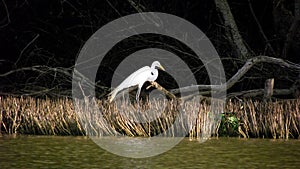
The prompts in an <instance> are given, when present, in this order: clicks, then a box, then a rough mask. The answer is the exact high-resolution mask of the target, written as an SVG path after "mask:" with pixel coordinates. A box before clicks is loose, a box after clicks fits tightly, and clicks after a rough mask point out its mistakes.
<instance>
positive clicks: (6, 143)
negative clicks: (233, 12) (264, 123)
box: [0, 136, 300, 169]
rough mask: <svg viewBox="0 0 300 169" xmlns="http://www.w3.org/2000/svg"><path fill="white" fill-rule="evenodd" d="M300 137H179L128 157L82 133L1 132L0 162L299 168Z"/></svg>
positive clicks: (45, 165)
mask: <svg viewBox="0 0 300 169" xmlns="http://www.w3.org/2000/svg"><path fill="white" fill-rule="evenodd" d="M299 166H300V140H287V141H285V140H269V139H238V138H219V139H216V138H213V139H210V140H208V141H206V142H204V143H199V142H197V141H189V140H188V139H184V140H182V141H181V142H180V143H179V144H178V145H177V146H175V147H174V148H172V149H171V150H170V151H167V152H165V153H163V154H160V155H158V156H154V157H150V158H145V159H133V158H125V157H120V156H117V155H114V154H111V153H109V152H107V151H105V150H103V149H101V148H99V147H98V146H97V145H96V144H95V143H94V142H93V141H92V140H91V139H89V138H87V137H71V136H68V137H60V136H17V137H12V136H2V137H0V168H2V169H3V168H217V167H221V168H299Z"/></svg>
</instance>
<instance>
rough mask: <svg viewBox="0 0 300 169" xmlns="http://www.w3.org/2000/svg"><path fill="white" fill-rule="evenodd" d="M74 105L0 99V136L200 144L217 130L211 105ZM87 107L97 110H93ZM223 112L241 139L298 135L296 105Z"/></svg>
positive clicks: (244, 106)
mask: <svg viewBox="0 0 300 169" xmlns="http://www.w3.org/2000/svg"><path fill="white" fill-rule="evenodd" d="M75 103H76V104H74V102H73V100H72V99H70V98H56V99H49V98H45V99H40V98H33V97H0V132H1V133H6V134H42V135H86V134H87V135H92V136H94V135H95V136H104V135H118V134H121V135H128V136H144V137H148V136H154V135H159V134H160V135H164V136H183V134H186V135H188V136H189V137H190V138H200V137H203V136H204V135H203V134H205V133H206V134H207V133H208V134H209V135H211V134H214V133H218V129H219V124H220V119H219V116H217V117H214V116H213V112H212V110H211V106H210V102H208V101H205V100H204V101H201V102H196V101H191V102H184V103H178V102H176V101H164V102H162V101H154V102H151V104H150V102H149V101H148V102H146V103H140V105H141V112H140V113H137V112H136V105H134V104H133V105H131V106H127V105H123V107H122V105H116V104H115V103H114V104H108V103H107V102H106V101H101V100H96V101H95V100H93V99H91V100H88V99H86V100H84V101H82V100H77V101H75ZM82 105H88V106H82ZM91 105H97V106H98V110H96V109H93V108H91V107H92V106H91ZM76 106H77V107H76ZM118 106H119V107H118ZM161 107H163V108H164V109H160V108H161ZM75 110H76V112H77V113H76V112H75ZM224 112H235V114H236V118H237V119H238V122H239V131H238V132H239V133H240V134H242V135H243V136H244V137H260V138H262V137H266V138H284V139H288V138H298V137H299V135H300V99H298V100H285V101H275V102H260V101H254V100H245V101H243V102H241V101H237V100H234V101H231V100H229V101H227V102H226V104H225V109H224ZM151 113H152V114H151ZM174 124H176V125H174Z"/></svg>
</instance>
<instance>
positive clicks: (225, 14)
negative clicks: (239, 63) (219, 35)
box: [215, 0, 250, 60]
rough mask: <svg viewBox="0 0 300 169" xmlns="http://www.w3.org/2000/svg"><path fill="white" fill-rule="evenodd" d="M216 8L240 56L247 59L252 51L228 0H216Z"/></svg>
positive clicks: (231, 42)
mask: <svg viewBox="0 0 300 169" xmlns="http://www.w3.org/2000/svg"><path fill="white" fill-rule="evenodd" d="M215 4H216V8H217V10H218V11H219V12H220V14H221V16H222V18H223V20H224V26H225V33H226V36H227V38H228V40H229V42H230V45H231V46H232V49H234V50H235V53H236V55H237V57H238V58H240V59H242V60H246V59H248V58H250V53H249V51H248V49H247V47H246V45H245V43H244V41H243V38H242V36H241V35H240V33H239V30H238V27H237V25H236V23H235V20H234V17H233V15H232V13H231V10H230V7H229V5H228V2H227V0H215Z"/></svg>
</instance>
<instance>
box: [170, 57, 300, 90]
mask: <svg viewBox="0 0 300 169" xmlns="http://www.w3.org/2000/svg"><path fill="white" fill-rule="evenodd" d="M258 63H271V64H277V65H279V66H281V67H286V68H288V69H292V70H295V71H298V72H300V65H298V64H295V63H292V62H289V61H285V60H283V59H280V58H274V57H269V56H257V57H253V58H251V59H248V60H247V61H246V63H245V64H244V66H243V67H242V68H240V69H239V70H238V71H237V73H236V74H235V75H233V76H232V77H231V78H230V79H229V80H228V81H227V82H226V83H225V84H222V85H192V86H186V87H182V88H179V89H173V90H171V93H173V94H178V93H185V92H194V91H195V90H213V91H224V90H228V89H230V88H231V87H232V86H233V85H234V84H235V83H236V82H238V81H239V80H240V79H241V78H242V77H243V76H244V75H245V74H246V73H247V72H248V71H249V70H250V69H251V68H252V67H253V66H254V65H255V64H258Z"/></svg>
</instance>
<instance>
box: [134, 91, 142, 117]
mask: <svg viewBox="0 0 300 169" xmlns="http://www.w3.org/2000/svg"><path fill="white" fill-rule="evenodd" d="M140 93H141V88H140V87H138V90H137V92H136V95H135V99H136V103H137V106H138V112H140V102H139V97H140Z"/></svg>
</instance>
